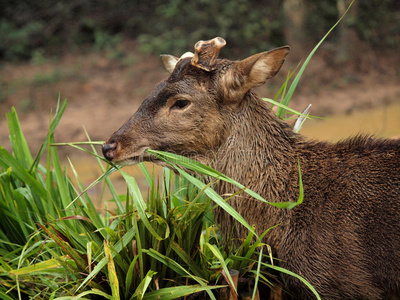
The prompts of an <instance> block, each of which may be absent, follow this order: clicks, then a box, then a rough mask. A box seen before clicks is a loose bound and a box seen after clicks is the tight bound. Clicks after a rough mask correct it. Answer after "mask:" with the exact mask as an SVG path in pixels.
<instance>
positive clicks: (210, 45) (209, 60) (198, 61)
mask: <svg viewBox="0 0 400 300" xmlns="http://www.w3.org/2000/svg"><path fill="white" fill-rule="evenodd" d="M225 45H226V41H225V40H224V39H223V38H220V37H216V38H213V39H212V40H208V41H199V42H197V43H196V45H194V50H195V53H194V56H193V58H192V61H191V63H192V65H193V66H195V67H197V68H200V69H203V70H205V71H208V72H209V71H212V70H215V67H216V65H217V58H218V55H219V52H220V51H221V49H222V48H223V47H224V46H225Z"/></svg>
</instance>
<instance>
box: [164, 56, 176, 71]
mask: <svg viewBox="0 0 400 300" xmlns="http://www.w3.org/2000/svg"><path fill="white" fill-rule="evenodd" d="M161 59H162V61H163V63H164V67H165V69H166V70H167V71H168V72H170V73H172V71H173V70H174V69H175V66H176V64H177V63H178V61H179V58H178V57H176V56H173V55H169V54H162V55H161Z"/></svg>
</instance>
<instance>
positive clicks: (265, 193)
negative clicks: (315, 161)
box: [212, 93, 298, 246]
mask: <svg viewBox="0 0 400 300" xmlns="http://www.w3.org/2000/svg"><path fill="white" fill-rule="evenodd" d="M242 105H243V106H244V107H241V109H240V110H238V112H227V118H226V119H227V120H228V122H227V123H226V136H227V137H226V139H225V142H224V143H223V144H222V146H221V147H220V149H219V150H218V151H217V153H215V158H214V162H213V165H212V166H213V167H214V168H215V169H216V170H218V171H220V172H222V173H224V174H225V175H227V176H229V177H230V178H232V179H234V180H236V181H238V182H240V183H241V184H243V185H244V186H246V187H248V188H249V189H251V190H253V191H254V192H256V193H258V194H259V195H261V196H262V197H263V198H264V199H266V200H267V201H270V202H283V201H296V200H297V197H298V168H297V157H296V154H295V151H294V147H295V144H296V139H297V136H296V135H295V134H294V133H293V132H292V130H291V128H290V127H289V126H288V125H287V124H286V123H284V122H281V121H279V120H278V119H277V117H276V116H275V115H274V113H273V112H272V111H271V110H270V109H269V107H268V106H269V104H267V103H266V102H264V101H263V100H261V99H259V98H257V97H255V96H254V94H252V93H250V94H249V96H248V98H247V99H245V102H244V103H242ZM216 189H217V192H218V193H219V194H221V195H230V194H233V193H235V192H237V191H238V188H235V187H233V186H232V185H230V184H228V183H226V182H220V183H219V184H218V185H217V187H216ZM229 204H230V205H231V206H232V207H233V208H234V209H236V210H237V211H238V212H239V213H240V214H241V215H242V216H243V217H244V218H245V219H246V220H247V222H248V223H249V224H250V225H253V224H259V225H258V226H259V227H258V228H256V230H257V231H258V233H259V234H261V233H262V232H263V231H265V230H266V229H268V228H270V227H272V226H274V225H277V224H285V223H287V221H288V216H289V211H288V210H285V209H279V208H276V207H274V206H272V205H268V204H265V203H264V202H261V201H259V200H255V199H252V198H251V197H249V196H248V195H247V194H245V193H241V194H240V195H239V196H236V197H234V198H233V199H231V200H230V201H229ZM250 211H252V212H254V211H259V212H260V213H259V214H256V215H255V214H254V213H252V214H249V213H248V212H250ZM216 218H217V221H218V222H219V223H220V224H221V228H223V231H226V230H227V228H232V227H233V226H235V225H234V224H235V223H234V222H233V220H232V219H231V218H230V217H228V218H227V217H226V215H225V213H224V212H223V211H222V210H221V209H218V210H217V211H216ZM224 228H225V229H224ZM284 228H285V226H278V227H277V228H276V229H275V230H274V231H275V232H276V233H277V232H278V231H281V230H285V229H284ZM236 230H237V231H238V232H237V233H236V234H237V236H244V235H246V232H247V231H246V230H245V229H244V228H243V227H240V226H239V228H237V229H236ZM277 237H279V234H272V235H269V237H266V239H267V240H268V242H269V243H270V244H271V245H272V244H274V245H275V246H276V243H277V241H275V238H277Z"/></svg>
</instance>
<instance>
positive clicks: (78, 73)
mask: <svg viewBox="0 0 400 300" xmlns="http://www.w3.org/2000/svg"><path fill="white" fill-rule="evenodd" d="M349 4H350V1H348V0H283V1H282V0H269V1H255V0H252V1H248V0H246V1H245V0H229V1H215V0H191V1H184V0H170V1H163V0H155V1H147V0H146V1H145V0H135V1H129V0H112V1H111V0H109V1H99V0H91V1H87V0H69V1H59V0H42V1H31V0H18V1H15V0H2V1H0V126H1V131H0V145H2V146H4V147H6V148H7V147H9V142H8V130H7V124H6V118H5V114H6V112H8V111H10V109H11V107H12V106H15V107H16V108H17V112H18V113H19V118H20V121H21V123H22V127H23V130H24V132H25V134H26V135H27V139H28V143H29V144H30V145H31V147H32V149H33V150H34V149H38V148H39V147H40V144H41V143H42V141H43V139H44V137H45V135H46V133H47V128H48V123H49V114H50V110H51V109H53V110H54V109H55V107H56V103H57V98H58V96H59V95H61V96H60V97H61V99H64V98H67V99H68V103H69V104H68V108H67V111H66V113H65V115H64V117H63V119H62V121H61V123H60V125H59V127H58V129H57V131H56V133H57V135H56V139H57V141H58V142H72V141H74V142H77V141H84V140H85V139H86V138H85V133H84V130H83V127H85V128H86V129H87V131H88V133H89V134H90V136H91V138H92V139H93V140H100V141H102V140H105V139H107V138H108V137H109V136H110V134H111V133H112V132H114V131H115V130H116V129H118V128H119V127H120V126H121V125H122V124H123V123H124V121H125V120H126V119H128V117H129V116H130V115H132V114H133V113H134V112H135V111H136V109H137V107H138V106H139V105H140V103H141V102H142V101H143V100H144V99H145V97H146V95H147V94H149V93H150V91H151V89H152V87H153V86H154V85H155V84H156V83H157V82H158V81H160V80H162V79H163V78H166V77H167V76H168V73H167V72H166V71H165V70H164V68H163V66H162V63H161V60H160V58H159V55H160V54H165V53H169V54H173V55H175V56H180V55H181V54H182V53H184V52H186V51H193V46H194V44H195V43H196V42H197V41H198V40H206V39H210V38H213V37H215V36H221V37H223V38H225V39H226V41H227V46H226V47H225V48H224V49H223V50H222V52H221V57H226V58H230V59H241V58H245V57H247V56H249V55H252V54H255V53H257V52H261V51H266V50H270V49H272V48H274V47H279V46H282V45H286V44H288V45H290V46H291V49H292V50H291V53H290V55H289V57H288V59H287V61H286V62H285V64H284V67H283V68H282V70H281V72H280V73H279V74H278V75H277V76H276V78H274V79H272V80H271V81H270V82H269V83H267V84H266V85H265V86H264V87H262V88H260V90H259V93H260V94H261V95H262V96H263V97H269V98H274V96H275V94H276V93H277V91H278V90H279V87H280V86H281V85H282V84H283V82H284V80H285V78H286V76H287V74H288V72H289V71H293V70H294V69H296V67H297V66H298V64H299V63H300V62H301V61H304V59H305V58H306V57H307V55H308V53H309V52H310V51H311V50H312V48H313V47H314V46H315V45H316V44H317V43H318V42H319V40H320V39H321V38H322V37H323V36H324V35H325V33H326V32H327V31H328V30H329V29H330V28H331V27H332V26H333V25H334V24H335V22H336V21H337V20H338V19H339V17H340V16H341V15H342V14H343V13H344V12H345V10H346V8H347V6H348V5H349ZM399 48H400V1H399V0H362V1H361V0H356V1H355V2H354V4H353V6H352V7H351V9H350V11H349V13H348V14H347V15H346V17H345V18H344V19H343V21H342V22H341V23H340V24H339V26H338V27H337V28H335V30H334V31H333V32H332V33H331V35H330V36H329V38H328V39H327V40H326V42H324V43H323V45H322V46H321V47H320V49H319V50H318V51H317V53H316V55H315V56H314V57H313V59H312V61H311V63H310V64H309V66H308V68H307V70H306V72H305V74H304V76H303V77H302V79H301V81H300V85H299V87H298V89H297V90H296V92H295V94H294V96H293V98H292V102H291V104H290V105H291V106H292V107H293V108H295V109H298V110H302V109H303V108H304V107H306V106H307V105H308V104H309V103H312V105H313V106H312V109H311V114H313V115H317V116H321V117H324V118H326V120H322V121H308V122H306V124H305V127H304V129H303V131H302V132H303V133H304V134H306V135H309V136H310V137H315V138H320V139H326V140H338V139H341V138H344V137H347V136H349V135H351V134H355V133H358V132H369V133H373V134H376V135H378V136H384V137H396V136H399V135H400V84H399V83H400V76H399V75H400V69H399V66H400V55H399V54H400V51H399ZM63 151H64V153H65V154H68V155H71V156H73V155H74V154H75V153H76V152H74V149H71V148H65V149H63ZM76 155H78V156H81V155H82V152H80V151H78V152H77V154H76ZM90 172H92V171H90Z"/></svg>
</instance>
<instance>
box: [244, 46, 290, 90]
mask: <svg viewBox="0 0 400 300" xmlns="http://www.w3.org/2000/svg"><path fill="white" fill-rule="evenodd" d="M289 50H290V48H289V46H285V47H281V48H277V49H274V50H271V51H267V52H262V53H259V54H256V55H253V56H250V57H249V58H246V59H244V60H242V61H240V62H239V63H238V65H237V68H238V71H239V72H240V73H242V75H243V76H244V77H245V80H244V82H245V85H246V88H247V87H249V89H251V88H253V87H256V86H260V85H262V84H264V83H265V82H266V81H267V79H270V78H272V77H274V76H275V75H276V73H278V71H279V69H280V68H281V67H282V65H283V62H284V61H285V58H286V56H287V55H288V53H289Z"/></svg>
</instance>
